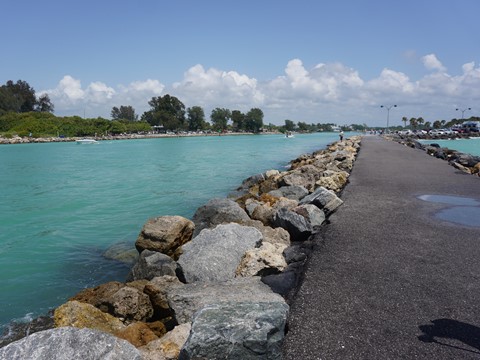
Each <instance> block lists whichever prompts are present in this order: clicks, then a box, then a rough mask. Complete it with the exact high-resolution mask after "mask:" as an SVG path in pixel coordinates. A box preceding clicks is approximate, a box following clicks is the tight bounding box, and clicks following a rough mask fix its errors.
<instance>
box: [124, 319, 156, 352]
mask: <svg viewBox="0 0 480 360" xmlns="http://www.w3.org/2000/svg"><path fill="white" fill-rule="evenodd" d="M115 336H118V337H119V338H121V339H124V340H127V341H128V342H129V343H130V344H132V345H133V346H135V347H137V348H138V347H140V346H144V345H147V344H148V343H149V342H150V341H153V340H156V339H158V336H157V335H155V334H154V332H153V331H152V330H151V329H150V328H149V327H148V325H147V324H146V323H144V322H134V323H132V324H130V325H128V326H127V327H126V328H124V329H122V330H120V331H117V332H116V333H115Z"/></svg>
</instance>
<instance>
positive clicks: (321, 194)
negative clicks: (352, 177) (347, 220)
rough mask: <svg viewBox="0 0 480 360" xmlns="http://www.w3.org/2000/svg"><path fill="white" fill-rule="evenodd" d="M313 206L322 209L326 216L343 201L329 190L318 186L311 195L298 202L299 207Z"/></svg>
mask: <svg viewBox="0 0 480 360" xmlns="http://www.w3.org/2000/svg"><path fill="white" fill-rule="evenodd" d="M303 204H313V205H315V206H318V207H319V208H320V209H322V210H323V211H324V212H325V214H326V215H327V216H328V215H330V214H331V213H333V212H334V211H335V210H337V209H338V207H339V206H340V205H342V204H343V201H342V200H341V199H340V198H339V197H338V196H337V195H335V193H334V192H333V191H331V190H328V189H325V188H324V187H322V186H320V187H319V188H318V189H316V190H315V191H314V192H313V193H311V194H310V195H308V196H305V197H304V198H303V199H302V200H300V205H303Z"/></svg>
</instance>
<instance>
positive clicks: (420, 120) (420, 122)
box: [417, 117, 425, 126]
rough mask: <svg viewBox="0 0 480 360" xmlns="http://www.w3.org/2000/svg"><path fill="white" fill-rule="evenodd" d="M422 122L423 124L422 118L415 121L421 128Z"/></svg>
mask: <svg viewBox="0 0 480 360" xmlns="http://www.w3.org/2000/svg"><path fill="white" fill-rule="evenodd" d="M424 122H425V120H423V118H422V117H419V118H418V119H417V124H418V125H420V126H421V125H422V124H423V123H424Z"/></svg>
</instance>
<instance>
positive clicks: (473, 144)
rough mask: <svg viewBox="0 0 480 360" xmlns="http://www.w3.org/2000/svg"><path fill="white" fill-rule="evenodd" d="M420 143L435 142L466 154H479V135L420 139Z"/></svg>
mask: <svg viewBox="0 0 480 360" xmlns="http://www.w3.org/2000/svg"><path fill="white" fill-rule="evenodd" d="M420 142H421V143H422V144H432V143H436V144H438V145H440V146H441V147H446V148H449V149H452V150H457V151H460V152H463V153H466V154H472V155H477V156H480V137H477V138H473V139H458V140H422V141H420Z"/></svg>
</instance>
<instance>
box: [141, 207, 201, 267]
mask: <svg viewBox="0 0 480 360" xmlns="http://www.w3.org/2000/svg"><path fill="white" fill-rule="evenodd" d="M194 228H195V225H194V224H193V222H192V221H190V220H188V219H185V218H183V217H181V216H160V217H156V218H153V219H149V220H148V221H147V222H146V223H145V225H143V228H142V230H141V231H140V234H139V235H138V238H137V241H136V242H135V247H136V248H137V250H138V252H142V251H143V250H152V251H158V252H161V253H164V254H166V255H168V256H171V257H172V258H174V259H177V258H178V255H179V254H178V251H179V248H180V247H181V246H182V245H183V244H185V243H186V242H188V241H190V239H191V238H192V234H193V230H194Z"/></svg>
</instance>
